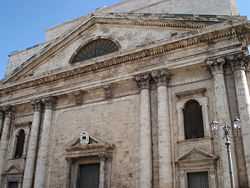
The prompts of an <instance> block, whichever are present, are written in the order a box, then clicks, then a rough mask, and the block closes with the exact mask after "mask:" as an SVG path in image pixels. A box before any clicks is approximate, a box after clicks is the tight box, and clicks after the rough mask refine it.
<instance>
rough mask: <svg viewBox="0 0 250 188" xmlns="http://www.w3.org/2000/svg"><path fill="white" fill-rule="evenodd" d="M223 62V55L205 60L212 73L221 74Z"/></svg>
mask: <svg viewBox="0 0 250 188" xmlns="http://www.w3.org/2000/svg"><path fill="white" fill-rule="evenodd" d="M224 64H225V58H224V57H220V58H215V59H209V60H207V65H208V67H209V68H210V70H211V72H212V74H223V65H224Z"/></svg>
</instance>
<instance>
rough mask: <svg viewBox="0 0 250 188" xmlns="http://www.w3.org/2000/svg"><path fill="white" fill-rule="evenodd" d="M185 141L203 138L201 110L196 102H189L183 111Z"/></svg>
mask: <svg viewBox="0 0 250 188" xmlns="http://www.w3.org/2000/svg"><path fill="white" fill-rule="evenodd" d="M183 115H184V127H185V137H186V139H194V138H202V137H204V126H203V118H202V109H201V106H200V104H199V103H198V102H197V101H196V100H189V101H188V102H187V103H186V104H185V106H184V110H183Z"/></svg>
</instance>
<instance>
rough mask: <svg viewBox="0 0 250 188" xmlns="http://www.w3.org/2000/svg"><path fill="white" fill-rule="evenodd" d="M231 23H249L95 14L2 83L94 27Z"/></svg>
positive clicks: (197, 26) (196, 26) (195, 17)
mask: <svg viewBox="0 0 250 188" xmlns="http://www.w3.org/2000/svg"><path fill="white" fill-rule="evenodd" d="M229 20H231V21H232V20H242V21H246V19H245V18H244V17H231V18H230V17H229V16H224V17H223V16H202V15H200V16H199V15H178V14H176V15H175V14H169V15H166V14H165V15H164V14H162V15H161V14H150V15H147V14H111V13H93V14H91V16H89V17H88V18H87V19H85V20H84V19H83V21H82V22H81V24H79V25H77V26H75V27H73V28H72V29H70V30H69V31H67V32H65V33H63V34H62V35H61V36H59V37H58V38H56V39H55V40H53V41H51V42H49V43H48V44H47V45H46V46H45V47H44V48H42V49H41V50H40V51H39V52H38V53H37V54H35V55H33V56H32V57H31V58H30V59H28V60H27V61H26V62H24V63H23V64H22V65H21V66H20V67H18V68H17V69H16V70H15V72H14V73H12V74H11V75H10V77H6V78H5V79H4V80H3V83H7V82H13V81H16V80H18V79H19V78H21V77H23V76H24V75H25V74H27V72H29V71H30V70H32V69H34V68H36V67H37V66H38V65H40V64H41V63H42V62H44V61H46V59H47V58H49V57H51V56H52V55H54V54H55V53H56V52H57V51H58V50H59V49H60V48H63V47H64V46H67V44H68V43H70V42H72V41H74V40H75V39H77V38H78V37H79V33H82V32H84V31H86V30H88V29H89V28H91V27H92V26H93V25H95V24H110V25H112V24H115V25H117V24H118V25H137V26H150V27H173V28H185V29H187V28H190V29H200V28H203V27H205V26H207V25H210V24H215V23H221V22H225V21H229Z"/></svg>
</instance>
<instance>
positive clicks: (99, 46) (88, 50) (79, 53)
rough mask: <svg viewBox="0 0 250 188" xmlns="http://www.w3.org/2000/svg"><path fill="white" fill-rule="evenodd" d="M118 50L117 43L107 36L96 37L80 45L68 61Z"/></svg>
mask: <svg viewBox="0 0 250 188" xmlns="http://www.w3.org/2000/svg"><path fill="white" fill-rule="evenodd" d="M116 51H119V45H118V44H117V43H116V42H114V41H113V40H111V39H109V38H96V39H93V40H90V41H88V42H87V43H85V44H84V45H83V46H80V47H79V48H78V50H76V52H75V54H74V55H73V56H72V58H71V60H70V63H71V64H74V63H76V62H80V61H85V60H89V59H92V58H95V57H99V56H103V55H107V54H110V53H113V52H116Z"/></svg>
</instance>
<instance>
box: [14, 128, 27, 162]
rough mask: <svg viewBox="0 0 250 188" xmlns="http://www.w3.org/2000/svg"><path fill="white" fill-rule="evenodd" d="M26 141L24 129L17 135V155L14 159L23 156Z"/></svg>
mask: <svg viewBox="0 0 250 188" xmlns="http://www.w3.org/2000/svg"><path fill="white" fill-rule="evenodd" d="M24 140H25V132H24V130H23V129H21V130H20V131H18V133H17V135H16V144H15V153H14V158H20V157H22V155H23V146H24Z"/></svg>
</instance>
